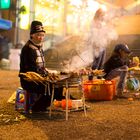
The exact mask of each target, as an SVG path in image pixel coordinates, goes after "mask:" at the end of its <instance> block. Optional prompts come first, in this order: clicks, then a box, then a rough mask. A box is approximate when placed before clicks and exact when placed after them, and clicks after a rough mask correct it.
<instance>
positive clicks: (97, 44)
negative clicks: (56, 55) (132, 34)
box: [65, 14, 118, 71]
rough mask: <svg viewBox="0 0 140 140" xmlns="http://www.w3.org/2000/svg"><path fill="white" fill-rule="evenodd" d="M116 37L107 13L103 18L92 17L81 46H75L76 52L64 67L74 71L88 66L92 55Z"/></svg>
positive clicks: (97, 54) (96, 54) (92, 58)
mask: <svg viewBox="0 0 140 140" xmlns="http://www.w3.org/2000/svg"><path fill="white" fill-rule="evenodd" d="M117 38H118V35H117V32H116V31H115V29H114V25H113V23H112V22H111V19H109V14H108V15H107V14H106V16H105V17H104V19H103V20H97V21H95V20H94V19H93V20H92V21H91V26H90V29H89V31H88V32H87V34H86V36H84V38H83V40H82V42H81V44H82V45H81V46H80V47H79V46H77V51H78V54H77V55H76V56H74V57H73V58H71V60H69V61H68V63H67V65H66V67H65V68H66V69H67V70H69V71H74V70H77V69H80V68H83V67H87V66H90V65H91V63H92V62H93V60H94V57H95V56H96V57H97V56H99V53H100V52H101V51H103V50H104V49H106V48H107V47H108V46H109V43H110V42H111V41H112V40H116V39H117Z"/></svg>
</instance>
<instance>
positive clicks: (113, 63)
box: [104, 54, 127, 78]
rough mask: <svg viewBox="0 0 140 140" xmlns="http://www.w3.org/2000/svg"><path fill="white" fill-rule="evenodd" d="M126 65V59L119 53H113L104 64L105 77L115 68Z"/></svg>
mask: <svg viewBox="0 0 140 140" xmlns="http://www.w3.org/2000/svg"><path fill="white" fill-rule="evenodd" d="M124 65H127V63H126V61H125V60H123V59H121V57H120V56H119V55H118V54H115V55H112V56H111V57H110V58H109V59H108V60H107V61H106V62H105V64H104V72H105V73H106V75H105V78H106V76H107V75H108V73H110V72H111V71H112V70H113V69H116V68H119V67H121V66H124Z"/></svg>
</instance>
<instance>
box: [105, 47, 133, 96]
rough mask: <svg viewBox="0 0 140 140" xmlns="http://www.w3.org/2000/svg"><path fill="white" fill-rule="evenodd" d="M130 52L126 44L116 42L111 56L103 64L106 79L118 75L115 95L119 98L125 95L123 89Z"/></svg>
mask: <svg viewBox="0 0 140 140" xmlns="http://www.w3.org/2000/svg"><path fill="white" fill-rule="evenodd" d="M130 53H131V51H130V50H129V48H128V46H127V45H125V44H117V45H116V46H115V48H114V50H113V53H112V55H111V57H110V58H109V59H108V60H107V61H106V62H105V64H104V72H105V73H106V75H105V77H104V78H105V79H106V80H112V79H114V78H116V77H119V81H118V85H117V88H116V90H117V91H116V93H117V94H116V96H117V97H119V98H121V97H125V96H124V94H123V91H124V88H125V81H126V76H127V72H128V66H129V59H128V56H129V54H130Z"/></svg>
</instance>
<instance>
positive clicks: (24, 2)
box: [19, 0, 30, 29]
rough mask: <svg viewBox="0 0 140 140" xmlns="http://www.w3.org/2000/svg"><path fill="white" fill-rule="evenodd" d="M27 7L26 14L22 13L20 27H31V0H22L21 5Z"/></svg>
mask: <svg viewBox="0 0 140 140" xmlns="http://www.w3.org/2000/svg"><path fill="white" fill-rule="evenodd" d="M23 5H24V6H25V7H26V14H22V13H21V14H20V24H19V27H20V28H21V29H28V28H29V9H30V1H29V0H21V6H23Z"/></svg>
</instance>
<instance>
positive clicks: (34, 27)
mask: <svg viewBox="0 0 140 140" xmlns="http://www.w3.org/2000/svg"><path fill="white" fill-rule="evenodd" d="M38 32H44V33H45V30H44V27H43V24H42V22H40V21H36V20H34V21H32V23H31V28H30V35H31V34H34V33H38Z"/></svg>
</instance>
